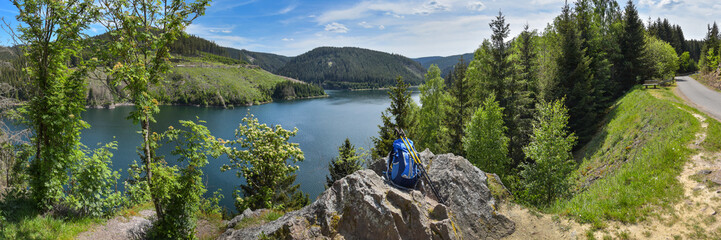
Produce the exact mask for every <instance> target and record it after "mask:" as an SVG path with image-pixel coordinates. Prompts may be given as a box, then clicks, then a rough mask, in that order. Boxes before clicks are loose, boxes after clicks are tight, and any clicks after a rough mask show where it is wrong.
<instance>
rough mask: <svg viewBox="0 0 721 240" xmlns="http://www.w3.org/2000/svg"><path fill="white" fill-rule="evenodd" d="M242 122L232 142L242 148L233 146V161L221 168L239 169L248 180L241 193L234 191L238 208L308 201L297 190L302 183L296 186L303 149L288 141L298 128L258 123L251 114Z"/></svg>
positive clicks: (278, 206) (287, 205) (291, 205)
mask: <svg viewBox="0 0 721 240" xmlns="http://www.w3.org/2000/svg"><path fill="white" fill-rule="evenodd" d="M243 123H244V124H240V126H239V127H238V129H237V130H236V131H235V136H236V138H237V140H235V141H233V142H232V144H240V147H241V148H242V149H243V150H238V149H232V150H231V153H230V154H229V157H230V164H229V165H224V166H223V168H222V171H227V170H230V169H236V171H237V172H236V175H237V176H238V177H242V178H245V179H246V182H247V183H246V184H245V185H241V186H240V189H241V190H242V192H241V191H236V192H235V198H236V202H235V206H236V209H237V210H238V211H243V210H244V209H246V208H251V209H261V208H275V209H288V208H297V207H300V206H302V205H305V204H307V203H308V202H309V201H310V200H308V196H307V195H305V194H303V193H302V192H300V191H298V187H299V186H300V185H297V184H296V185H293V182H294V181H295V177H296V175H295V174H294V173H295V171H296V170H298V166H295V165H293V164H292V163H296V162H298V161H303V151H301V150H300V148H299V147H298V144H297V143H290V142H288V140H289V139H290V137H292V136H295V134H296V133H298V129H294V130H293V131H288V130H285V129H283V127H281V126H280V125H275V127H273V128H271V127H269V126H268V125H266V124H260V123H258V119H256V118H255V117H254V116H253V115H252V114H251V115H250V116H249V117H245V118H243ZM289 162H290V163H289ZM241 194H242V196H243V197H241Z"/></svg>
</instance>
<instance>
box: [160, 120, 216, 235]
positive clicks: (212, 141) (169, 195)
mask: <svg viewBox="0 0 721 240" xmlns="http://www.w3.org/2000/svg"><path fill="white" fill-rule="evenodd" d="M198 122H199V123H195V122H193V121H182V120H181V121H180V124H181V125H182V126H183V127H184V128H185V129H187V130H184V129H183V130H181V129H174V128H173V127H172V126H170V127H169V129H168V130H167V131H165V132H164V133H162V134H153V138H152V140H153V141H160V140H164V141H165V142H166V143H168V144H174V148H173V150H172V152H171V153H172V154H173V155H175V156H178V159H177V161H178V162H179V163H184V165H185V166H184V167H178V166H168V165H167V163H166V162H165V161H162V160H160V161H157V160H156V161H154V163H153V165H152V173H153V174H152V179H153V184H152V186H150V193H151V196H152V198H153V202H154V203H155V204H156V209H158V210H160V211H161V212H160V213H158V221H157V222H156V224H155V225H154V229H153V231H151V234H150V237H151V238H162V239H194V238H195V235H194V233H195V227H196V218H197V213H198V211H200V210H201V209H204V207H203V206H201V203H212V202H213V201H210V202H208V201H204V199H203V197H202V196H203V194H204V193H205V192H206V191H207V189H206V188H205V185H204V184H203V181H202V180H203V179H202V176H203V170H202V168H203V167H205V166H206V165H207V164H208V157H209V156H210V157H213V158H217V157H219V156H220V155H221V154H224V153H226V152H227V150H228V148H226V147H225V144H224V141H222V140H219V139H216V138H215V137H214V136H213V135H211V134H210V131H209V130H208V128H207V127H206V126H204V125H202V123H205V122H204V121H202V120H199V121H198ZM154 145H156V144H154ZM156 146H159V145H156ZM215 202H216V203H217V201H215ZM206 209H207V206H206Z"/></svg>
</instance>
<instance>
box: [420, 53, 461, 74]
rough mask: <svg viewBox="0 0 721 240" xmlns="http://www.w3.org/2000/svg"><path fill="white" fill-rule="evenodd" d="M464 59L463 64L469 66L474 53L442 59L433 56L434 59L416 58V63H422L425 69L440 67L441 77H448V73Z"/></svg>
mask: <svg viewBox="0 0 721 240" xmlns="http://www.w3.org/2000/svg"><path fill="white" fill-rule="evenodd" d="M461 57H463V62H465V63H466V65H468V63H470V62H471V60H473V53H466V54H458V55H453V56H448V57H440V56H433V57H422V58H415V59H413V60H415V61H416V62H418V63H420V64H421V65H422V66H423V68H425V69H428V68H429V67H431V65H433V64H436V65H438V68H440V69H441V76H443V77H446V75H448V73H450V72H451V70H452V69H453V66H455V65H456V63H458V60H459V59H461Z"/></svg>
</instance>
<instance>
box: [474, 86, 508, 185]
mask: <svg viewBox="0 0 721 240" xmlns="http://www.w3.org/2000/svg"><path fill="white" fill-rule="evenodd" d="M506 129H507V128H506V127H505V126H503V107H501V106H499V104H498V102H497V101H496V97H495V96H494V95H493V94H491V96H489V97H488V98H486V100H485V101H484V102H483V104H482V105H481V107H479V108H478V110H477V111H476V112H475V113H474V114H473V117H472V118H471V121H470V122H469V123H468V126H467V127H466V130H465V132H466V136H465V137H463V149H464V150H465V151H466V157H467V158H468V161H470V162H471V163H473V165H475V166H476V167H478V168H479V169H481V170H483V171H486V172H491V173H496V174H498V175H500V176H505V175H506V174H507V173H508V167H509V158H508V141H509V139H508V137H506Z"/></svg>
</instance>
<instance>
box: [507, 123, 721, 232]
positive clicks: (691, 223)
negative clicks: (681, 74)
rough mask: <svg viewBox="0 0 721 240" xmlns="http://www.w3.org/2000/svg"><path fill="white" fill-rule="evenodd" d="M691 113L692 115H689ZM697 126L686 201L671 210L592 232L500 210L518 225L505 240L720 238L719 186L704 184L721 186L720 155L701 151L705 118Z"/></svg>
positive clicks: (514, 209)
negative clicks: (714, 180)
mask: <svg viewBox="0 0 721 240" xmlns="http://www.w3.org/2000/svg"><path fill="white" fill-rule="evenodd" d="M692 114H693V113H692ZM693 115H694V117H696V119H698V120H699V122H700V123H701V131H700V132H699V133H697V134H696V139H694V141H693V142H692V143H690V146H689V148H691V149H695V150H697V151H698V153H697V154H695V155H694V156H692V157H691V159H689V160H688V162H687V163H686V165H684V168H683V170H682V172H681V174H680V175H679V176H678V177H677V178H678V180H679V182H680V183H681V184H682V185H683V188H684V198H683V199H684V200H681V201H680V202H679V203H677V204H676V205H674V206H673V210H672V211H668V209H661V208H659V209H658V210H657V211H656V213H655V214H652V215H653V216H651V217H649V218H647V219H646V220H644V221H641V222H639V223H637V224H624V223H621V222H616V221H609V222H607V227H606V228H605V229H601V230H598V231H595V232H591V231H589V229H590V227H591V226H590V225H588V224H585V225H582V224H578V223H577V222H575V221H573V220H570V219H568V218H566V217H559V216H556V215H552V214H541V213H536V212H533V211H530V210H528V209H526V208H524V207H520V206H518V205H515V204H512V203H511V204H506V205H504V206H502V207H501V209H500V211H499V212H500V213H501V214H504V215H506V216H508V217H509V218H511V220H513V221H514V222H516V232H515V233H514V234H512V235H511V236H509V237H507V238H506V239H519V240H527V239H589V238H590V237H591V236H590V234H593V238H594V239H607V238H608V237H610V238H611V239H719V238H721V221H719V219H718V218H719V215H721V214H717V212H716V211H721V187H720V186H719V185H717V184H712V183H710V182H708V181H704V179H706V178H710V177H711V176H714V174H718V175H717V176H719V179H720V181H721V153H710V152H707V151H705V150H704V149H703V147H701V145H700V144H701V143H702V142H703V141H704V140H705V139H706V135H707V129H708V123H707V122H706V118H705V117H703V116H701V115H698V114H693Z"/></svg>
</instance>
